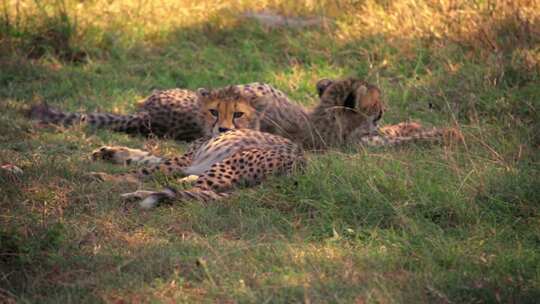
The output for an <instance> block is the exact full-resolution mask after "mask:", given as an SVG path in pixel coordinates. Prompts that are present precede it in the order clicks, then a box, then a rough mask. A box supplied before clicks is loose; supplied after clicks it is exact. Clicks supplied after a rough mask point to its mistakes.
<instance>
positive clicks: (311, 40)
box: [0, 0, 540, 303]
mask: <svg viewBox="0 0 540 304" xmlns="http://www.w3.org/2000/svg"><path fill="white" fill-rule="evenodd" d="M537 7H538V4H537V3H536V2H535V1H408V0H400V1H369V0H368V1H223V2H221V3H219V2H216V1H172V0H171V1H168V0H163V1H102V0H95V1H83V2H81V1H71V0H66V1H15V0H8V1H4V2H1V4H0V12H2V14H0V164H4V163H10V164H15V165H17V166H19V167H20V168H21V169H23V170H24V174H23V175H22V176H13V175H10V174H7V173H5V172H3V171H0V248H1V249H0V271H1V273H0V302H2V301H4V300H5V301H8V302H9V301H18V302H23V303H24V302H39V303H44V302H51V303H58V302H77V303H81V302H90V303H94V302H114V303H117V302H122V301H123V302H170V301H176V302H252V303H261V302H265V301H266V302H272V303H285V302H311V303H327V302H345V303H375V302H407V303H416V302H425V303H432V302H443V303H461V302H520V303H527V302H529V303H533V302H535V301H536V299H537V298H538V297H540V278H539V268H538V267H539V266H538V265H540V255H539V253H538V240H539V238H540V222H539V209H538V204H537V203H538V200H539V195H538V189H539V188H540V185H539V183H538V181H539V180H540V179H539V177H540V174H539V163H538V161H539V158H538V151H537V150H538V149H537V148H538V144H539V143H540V137H539V135H538V134H539V133H538V132H537V130H538V127H539V125H538V121H539V117H538V106H539V105H540V104H539V103H538V102H539V101H540V90H539V87H538V81H539V69H540V66H539V62H540V57H539V56H540V55H539V54H540V45H539V43H540V33H539V32H538V29H540V26H539V22H540V21H539V18H540V17H539V16H540V15H539V12H540V10H538V9H537ZM248 11H256V12H262V11H265V12H270V13H272V14H278V15H286V16H288V17H293V18H296V17H299V18H309V17H313V16H315V17H324V18H325V19H322V20H324V22H323V23H322V24H320V25H318V26H314V27H301V28H287V27H279V26H278V27H269V26H266V25H260V24H258V23H257V22H256V21H254V20H248V19H246V18H245V17H244V13H245V12H248ZM345 75H355V76H359V77H362V78H366V79H368V80H369V81H370V82H372V83H375V84H377V85H378V86H379V87H381V89H382V91H383V94H384V98H385V99H386V103H387V104H388V108H389V109H388V111H387V113H386V114H385V118H384V123H394V122H399V121H403V120H407V119H413V120H419V121H422V122H424V123H425V124H427V125H454V126H458V127H459V128H461V130H462V131H463V132H464V134H465V140H464V142H463V143H461V144H454V145H449V146H445V147H441V146H435V147H428V146H418V147H407V148H397V149H366V150H364V149H361V150H360V151H350V150H346V151H331V152H329V153H327V154H324V155H319V154H310V155H309V160H310V162H309V165H308V167H307V168H306V171H305V172H302V173H298V174H296V175H294V176H292V177H284V178H273V179H271V180H270V181H268V182H267V183H265V184H264V185H262V186H259V187H256V188H253V189H244V190H242V191H240V193H239V195H238V196H237V197H235V198H232V199H230V200H226V201H223V202H219V203H211V204H200V203H195V202H185V203H176V204H172V205H164V206H161V207H160V208H157V209H156V210H153V211H150V212H142V211H140V210H139V209H137V208H136V206H134V205H132V204H129V203H125V202H122V201H121V200H119V198H118V193H122V192H126V191H130V190H133V187H131V186H127V185H116V184H109V183H96V182H94V181H92V180H91V179H89V178H88V176H87V173H88V172H90V171H107V172H124V171H126V170H128V168H125V167H121V166H112V165H107V164H103V163H92V162H90V160H89V158H88V155H89V153H90V152H91V151H92V150H93V149H95V148H97V147H99V146H100V145H104V144H121V145H128V146H131V147H139V148H146V149H149V150H153V151H155V152H156V153H160V154H165V155H173V154H176V153H180V152H182V151H183V149H184V145H182V144H178V143H175V142H172V141H166V140H156V139H153V138H151V139H144V138H140V137H130V136H127V135H122V134H114V133H111V132H107V131H104V130H99V131H96V130H91V129H88V128H85V127H81V126H76V127H73V128H69V129H63V128H55V127H47V128H43V127H40V126H37V125H34V124H33V123H31V122H29V121H28V120H27V119H26V118H25V117H24V116H23V115H22V111H23V110H24V108H25V107H26V106H28V105H29V104H31V103H34V102H40V101H47V102H49V103H51V104H52V105H54V106H58V107H61V108H63V109H67V110H73V111H75V110H81V111H84V110H101V111H115V112H129V111H132V110H133V109H134V104H135V102H136V101H137V100H139V99H141V98H144V97H145V96H147V95H148V94H150V92H151V91H152V90H154V89H164V88H172V87H184V88H190V89H195V88H198V87H217V86H222V85H227V84H234V83H247V82H253V81H261V82H268V83H271V84H272V85H274V86H276V87H277V88H279V89H281V90H283V91H284V92H286V93H287V94H289V96H291V98H292V99H293V100H295V101H297V102H300V103H303V104H306V105H312V104H314V103H315V101H316V92H315V89H314V86H315V83H316V81H317V80H318V79H320V78H325V77H327V78H338V77H342V76H345ZM168 183H173V184H175V183H176V182H175V181H174V180H172V179H167V178H164V177H159V178H156V179H155V180H152V181H149V182H147V183H145V185H144V187H146V188H150V189H153V188H160V187H163V186H164V185H165V184H168Z"/></svg>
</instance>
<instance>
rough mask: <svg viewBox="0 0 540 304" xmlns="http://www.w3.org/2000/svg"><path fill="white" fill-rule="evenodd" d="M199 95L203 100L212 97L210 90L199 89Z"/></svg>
mask: <svg viewBox="0 0 540 304" xmlns="http://www.w3.org/2000/svg"><path fill="white" fill-rule="evenodd" d="M197 95H199V96H200V97H202V98H208V97H210V90H208V89H206V88H198V89H197Z"/></svg>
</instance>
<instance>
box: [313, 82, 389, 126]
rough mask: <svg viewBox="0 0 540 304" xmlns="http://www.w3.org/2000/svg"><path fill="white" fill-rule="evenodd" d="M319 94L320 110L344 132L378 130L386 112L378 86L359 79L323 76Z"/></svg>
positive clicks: (318, 84)
mask: <svg viewBox="0 0 540 304" xmlns="http://www.w3.org/2000/svg"><path fill="white" fill-rule="evenodd" d="M317 93H318V94H319V97H320V103H319V105H318V106H317V110H318V111H319V113H322V114H321V115H325V116H326V117H327V120H328V121H331V122H333V123H335V124H336V126H335V127H339V129H340V131H341V132H342V133H343V134H344V135H346V134H350V133H352V132H355V133H358V132H359V131H361V133H365V134H371V133H374V132H376V130H377V124H378V122H379V120H380V119H381V117H382V115H383V112H384V105H383V103H382V101H381V92H380V90H379V89H378V88H377V87H376V86H374V85H371V84H369V83H367V82H365V81H363V80H360V79H356V78H346V79H342V80H331V79H322V80H319V81H318V82H317Z"/></svg>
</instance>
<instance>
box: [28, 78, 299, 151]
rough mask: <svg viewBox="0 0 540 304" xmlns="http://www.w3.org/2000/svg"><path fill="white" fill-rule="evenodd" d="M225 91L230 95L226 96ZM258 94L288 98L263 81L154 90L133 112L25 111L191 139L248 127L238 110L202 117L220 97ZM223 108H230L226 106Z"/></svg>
mask: <svg viewBox="0 0 540 304" xmlns="http://www.w3.org/2000/svg"><path fill="white" fill-rule="evenodd" d="M219 94H221V96H219ZM227 95H229V96H228V97H227ZM259 97H265V98H266V99H267V100H272V99H275V100H279V102H285V103H287V102H288V97H287V96H286V95H285V93H283V92H281V91H279V90H277V89H275V88H273V87H272V86H270V85H268V84H264V83H250V84H244V85H235V86H229V87H226V88H225V89H224V90H221V91H219V93H217V94H214V91H213V90H208V89H198V90H197V91H191V90H187V89H171V90H164V91H154V92H153V93H152V94H151V95H150V96H149V97H147V98H146V99H144V100H142V101H140V102H139V103H137V111H136V112H135V113H133V114H128V115H120V114H112V113H99V112H98V113H70V112H63V111H60V110H58V109H54V108H52V107H49V106H48V105H47V104H46V103H42V104H38V105H35V106H33V107H31V109H30V110H29V111H28V115H29V116H30V118H32V119H35V120H38V121H40V122H42V123H50V124H56V125H64V126H69V125H73V124H76V123H83V124H87V125H89V126H91V127H94V128H106V129H110V130H113V131H118V132H125V133H132V134H133V133H138V134H143V135H149V134H153V135H155V136H158V137H167V138H172V139H176V140H182V141H192V140H195V139H197V138H200V137H203V136H210V135H216V134H217V133H219V130H220V128H221V130H225V129H234V128H246V127H250V126H245V125H242V120H245V119H240V118H241V117H238V115H240V114H236V116H234V115H235V114H234V113H233V114H232V115H233V116H227V117H220V118H219V119H218V120H217V121H216V123H214V124H208V123H207V122H206V121H205V120H207V119H209V117H208V115H209V113H210V112H208V110H212V111H213V112H212V113H214V114H217V113H219V112H223V111H224V109H221V108H219V107H220V106H225V107H228V104H229V103H226V104H223V103H220V102H219V101H220V100H222V99H223V98H226V99H235V100H238V101H239V103H247V102H249V101H250V100H253V99H256V98H259ZM208 99H214V100H216V101H217V102H215V103H214V104H213V105H212V106H214V108H207V109H202V108H201V107H202V104H203V102H202V100H208ZM240 99H241V100H242V101H241V102H240ZM240 107H241V106H240ZM233 108H234V107H233ZM225 112H227V113H228V112H230V111H229V109H226V111H225ZM231 113H232V112H231ZM210 119H212V117H210Z"/></svg>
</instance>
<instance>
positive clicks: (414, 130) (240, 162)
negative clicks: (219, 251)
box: [94, 79, 444, 208]
mask: <svg viewBox="0 0 540 304" xmlns="http://www.w3.org/2000/svg"><path fill="white" fill-rule="evenodd" d="M318 89H319V92H320V95H321V102H320V104H319V105H317V106H316V107H315V108H314V109H313V110H310V111H307V110H305V111H302V113H301V115H302V116H301V117H297V120H296V121H298V124H301V125H302V127H303V128H302V129H301V131H297V132H294V133H288V132H285V131H286V129H279V130H280V132H283V133H281V134H280V135H281V136H278V135H275V134H270V133H266V132H259V131H256V130H251V129H243V130H242V129H236V130H231V131H227V132H225V133H221V134H219V135H218V136H216V137H213V138H210V139H208V140H199V141H198V142H196V143H195V144H194V145H193V146H192V147H191V148H190V149H189V150H188V152H187V153H186V154H184V155H183V156H181V157H174V158H172V159H163V160H161V161H160V163H159V164H156V165H153V166H150V167H145V168H141V169H138V170H136V171H133V172H131V173H128V174H121V175H118V176H108V175H106V174H105V175H101V178H103V179H112V180H129V181H137V180H139V179H141V178H144V177H147V176H150V175H152V174H154V173H155V172H158V171H159V172H162V173H164V174H168V175H169V174H178V175H182V176H191V177H192V178H190V180H192V181H194V182H195V186H194V187H193V188H192V189H190V190H184V191H178V192H177V191H174V190H172V189H165V190H164V191H158V192H155V191H136V192H134V193H128V194H125V195H123V196H124V197H126V198H134V197H135V198H142V199H143V200H142V202H141V203H140V204H141V206H142V207H144V208H150V207H153V206H155V205H156V204H157V203H158V202H159V201H160V200H161V199H197V200H204V201H206V200H213V199H220V198H223V197H226V196H228V195H230V193H231V192H230V191H231V190H232V189H233V188H234V187H235V186H237V185H239V184H240V183H241V182H242V181H243V182H247V183H248V184H254V183H257V182H260V181H261V180H263V179H264V178H265V177H266V176H267V175H269V174H273V173H279V172H290V170H291V168H292V167H294V166H295V165H297V164H303V163H304V156H303V153H302V150H301V147H305V148H308V149H319V148H328V147H337V146H339V145H349V144H360V145H376V146H379V145H395V144H400V143H405V142H410V141H416V140H424V139H433V138H439V137H441V136H442V135H443V134H444V130H439V129H434V130H427V131H425V130H422V129H421V127H420V126H418V125H412V124H402V125H396V126H392V128H393V130H394V131H395V132H396V134H399V135H397V136H396V135H384V134H379V132H378V129H377V122H378V120H379V119H380V118H381V116H382V113H383V106H382V103H381V101H380V98H379V96H380V92H379V90H378V89H377V88H376V87H375V86H371V85H369V84H367V83H365V82H363V81H360V80H356V79H345V80H341V81H327V80H325V81H324V82H322V83H321V82H319V84H318ZM257 103H262V104H266V107H263V108H264V111H265V112H264V115H258V116H257V115H256V116H252V118H253V119H255V120H257V122H256V123H252V125H253V126H259V127H260V128H261V129H262V128H265V127H266V126H265V124H267V123H268V122H265V119H269V121H271V122H272V123H274V122H275V121H276V119H279V117H278V115H276V113H282V114H280V115H284V114H283V113H286V112H279V111H272V110H270V109H269V108H270V107H268V102H267V101H265V100H264V98H263V99H256V100H254V101H253V103H252V105H253V108H254V109H260V107H261V105H260V104H257ZM220 115H221V114H220ZM289 119H290V118H289ZM290 121H291V122H293V121H295V120H294V119H290ZM300 121H305V122H304V123H300ZM306 122H307V123H306ZM388 130H390V129H388ZM400 130H401V131H400ZM388 132H389V131H388ZM400 132H402V133H400ZM291 134H295V135H294V136H291ZM403 134H406V135H409V136H401V135H403ZM287 137H292V138H287ZM110 153H112V155H116V156H118V157H119V158H122V159H123V160H124V161H125V160H126V159H129V157H133V155H129V153H126V154H124V155H123V156H122V157H121V156H120V154H119V153H115V150H108V149H103V148H102V149H100V150H97V151H95V152H94V154H95V155H94V156H95V158H103V155H105V154H110ZM143 158H144V157H143Z"/></svg>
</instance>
